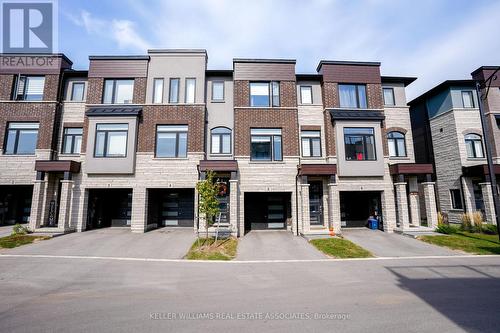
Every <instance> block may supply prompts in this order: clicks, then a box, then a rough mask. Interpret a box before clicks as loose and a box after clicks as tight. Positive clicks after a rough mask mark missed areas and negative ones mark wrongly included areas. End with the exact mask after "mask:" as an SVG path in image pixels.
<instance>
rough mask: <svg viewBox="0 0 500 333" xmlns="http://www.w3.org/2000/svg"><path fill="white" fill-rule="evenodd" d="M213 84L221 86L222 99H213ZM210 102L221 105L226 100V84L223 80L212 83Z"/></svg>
mask: <svg viewBox="0 0 500 333" xmlns="http://www.w3.org/2000/svg"><path fill="white" fill-rule="evenodd" d="M214 83H220V84H222V99H214ZM211 100H212V102H215V103H222V102H224V101H225V100H226V84H225V81H224V80H214V81H212V95H211Z"/></svg>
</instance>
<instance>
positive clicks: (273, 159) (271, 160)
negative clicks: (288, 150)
mask: <svg viewBox="0 0 500 333" xmlns="http://www.w3.org/2000/svg"><path fill="white" fill-rule="evenodd" d="M252 129H269V130H279V131H280V133H281V134H252ZM254 136H256V137H269V138H270V141H269V144H270V145H271V147H270V152H271V155H270V158H269V159H254V158H252V137H254ZM275 137H279V138H280V150H281V158H280V159H276V154H275V149H274V138H275ZM250 161H255V162H281V161H283V130H282V129H281V128H257V127H256V128H251V129H250Z"/></svg>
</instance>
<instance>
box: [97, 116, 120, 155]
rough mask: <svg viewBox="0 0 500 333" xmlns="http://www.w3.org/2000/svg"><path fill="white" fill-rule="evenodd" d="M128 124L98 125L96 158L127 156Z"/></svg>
mask: <svg viewBox="0 0 500 333" xmlns="http://www.w3.org/2000/svg"><path fill="white" fill-rule="evenodd" d="M127 136H128V124H97V126H96V135H95V149H94V156H95V157H125V156H126V155H127Z"/></svg>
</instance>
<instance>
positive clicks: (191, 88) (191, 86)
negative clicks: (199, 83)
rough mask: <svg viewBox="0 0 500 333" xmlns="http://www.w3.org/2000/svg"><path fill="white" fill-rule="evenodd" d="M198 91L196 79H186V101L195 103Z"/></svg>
mask: <svg viewBox="0 0 500 333" xmlns="http://www.w3.org/2000/svg"><path fill="white" fill-rule="evenodd" d="M195 91H196V79H193V78H189V79H186V96H184V97H185V98H184V99H185V103H191V104H192V103H194V100H195Z"/></svg>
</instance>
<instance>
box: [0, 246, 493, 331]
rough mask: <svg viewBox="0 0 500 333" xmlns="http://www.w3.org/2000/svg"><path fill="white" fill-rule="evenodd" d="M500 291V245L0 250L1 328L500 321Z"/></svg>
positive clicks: (464, 326) (273, 327)
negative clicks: (175, 255)
mask: <svg viewBox="0 0 500 333" xmlns="http://www.w3.org/2000/svg"><path fill="white" fill-rule="evenodd" d="M499 295H500V258H499V257H448V258H440V259H420V258H419V259H403V258H401V259H391V260H389V259H383V260H380V259H376V260H358V261H303V262H272V263H271V262H261V263H255V262H229V263H220V262H218V263H217V262H215V263H214V262H208V263H199V262H188V261H168V260H165V261H147V260H146V259H138V260H118V259H99V258H45V257H44V258H34V257H6V256H1V255H0V332H37V331H47V332H48V331H50V332H67V331H71V332H99V331H101V332H102V331H106V332H132V331H158V332H159V331H163V332H164V331H171V332H183V331H202V332H226V331H237V332H268V331H271V332H282V331H287V332H332V331H342V332H363V331H370V332H385V333H387V332H436V331H438V332H440V333H444V332H460V331H468V332H494V331H498V327H499V326H500V317H499V316H498V302H499ZM182 316H185V317H186V316H188V317H189V319H186V318H184V319H181V317H182ZM217 316H218V317H219V318H218V319H217V318H216V317H217ZM317 316H323V319H318V318H316V317H317ZM203 317H205V319H201V318H203Z"/></svg>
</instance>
